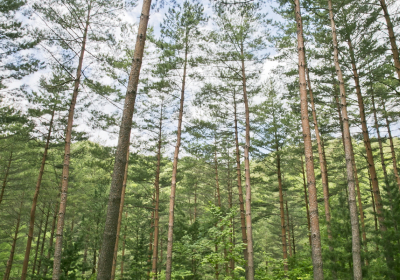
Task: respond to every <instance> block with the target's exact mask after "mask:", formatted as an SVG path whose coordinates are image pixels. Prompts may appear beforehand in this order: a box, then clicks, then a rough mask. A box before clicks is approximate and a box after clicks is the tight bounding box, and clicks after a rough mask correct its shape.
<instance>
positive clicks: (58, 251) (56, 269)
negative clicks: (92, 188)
mask: <svg viewBox="0 0 400 280" xmlns="http://www.w3.org/2000/svg"><path fill="white" fill-rule="evenodd" d="M90 12H91V7H89V9H88V12H87V18H86V22H85V29H84V32H83V38H82V47H81V52H80V55H79V63H78V69H77V70H76V79H75V84H74V92H73V94H72V100H71V105H70V108H69V113H68V122H67V129H66V132H65V148H64V161H63V171H62V185H61V198H60V209H59V212H58V222H57V232H56V245H55V247H54V262H53V278H52V279H53V280H59V279H60V276H61V257H62V242H63V231H64V222H65V211H66V209H67V195H68V178H69V163H70V150H71V134H72V125H73V121H74V111H75V105H76V99H77V97H78V90H79V85H80V82H81V74H82V65H83V57H84V55H85V48H86V40H87V33H88V29H89V24H90V22H89V21H90ZM22 275H23V276H24V274H22ZM25 279H26V273H25V277H22V278H21V280H25Z"/></svg>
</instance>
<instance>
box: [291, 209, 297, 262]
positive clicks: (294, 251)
mask: <svg viewBox="0 0 400 280" xmlns="http://www.w3.org/2000/svg"><path fill="white" fill-rule="evenodd" d="M291 221H292V223H291V224H292V239H293V254H294V255H296V243H295V242H294V224H293V216H292V219H291Z"/></svg>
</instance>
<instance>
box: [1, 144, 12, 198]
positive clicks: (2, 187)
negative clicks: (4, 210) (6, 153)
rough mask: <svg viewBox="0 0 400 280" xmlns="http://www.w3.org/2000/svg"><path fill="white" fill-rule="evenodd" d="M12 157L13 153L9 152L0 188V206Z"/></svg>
mask: <svg viewBox="0 0 400 280" xmlns="http://www.w3.org/2000/svg"><path fill="white" fill-rule="evenodd" d="M12 156H13V152H12V151H11V152H10V157H9V159H8V164H7V169H6V174H5V175H4V179H3V185H2V186H1V192H0V204H1V202H2V201H3V196H4V190H5V189H6V185H7V177H8V174H9V173H10V166H11V162H12Z"/></svg>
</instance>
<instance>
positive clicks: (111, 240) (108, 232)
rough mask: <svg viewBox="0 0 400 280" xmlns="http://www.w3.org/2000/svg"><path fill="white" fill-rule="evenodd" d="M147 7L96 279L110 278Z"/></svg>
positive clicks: (146, 5) (145, 0)
mask: <svg viewBox="0 0 400 280" xmlns="http://www.w3.org/2000/svg"><path fill="white" fill-rule="evenodd" d="M150 6H151V0H143V6H142V13H141V16H140V22H139V28H138V35H137V40H136V45H135V50H134V58H133V60H132V67H131V71H130V74H129V82H128V87H127V91H126V97H125V103H124V110H123V114H122V120H121V126H120V130H119V137H118V147H117V151H116V155H115V163H114V171H113V175H112V180H111V187H110V195H109V200H108V206H107V216H106V222H105V226H104V234H103V242H102V247H101V250H100V252H101V253H100V256H99V271H98V274H97V279H98V280H109V279H111V271H112V265H113V258H114V249H115V241H116V239H117V228H118V216H119V210H120V205H121V193H122V188H123V181H124V174H125V166H126V154H127V153H128V150H129V145H130V143H129V142H130V135H131V129H132V117H133V111H134V108H135V100H136V93H137V87H138V84H139V74H140V68H141V66H142V58H143V52H144V45H145V41H146V32H147V23H148V21H149V13H150ZM54 280H55V279H54Z"/></svg>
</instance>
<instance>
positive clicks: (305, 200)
mask: <svg viewBox="0 0 400 280" xmlns="http://www.w3.org/2000/svg"><path fill="white" fill-rule="evenodd" d="M301 171H302V175H303V187H304V203H305V205H306V212H307V229H308V241H309V243H310V247H311V224H310V210H309V209H308V196H307V184H306V174H305V172H304V162H303V155H301Z"/></svg>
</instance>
